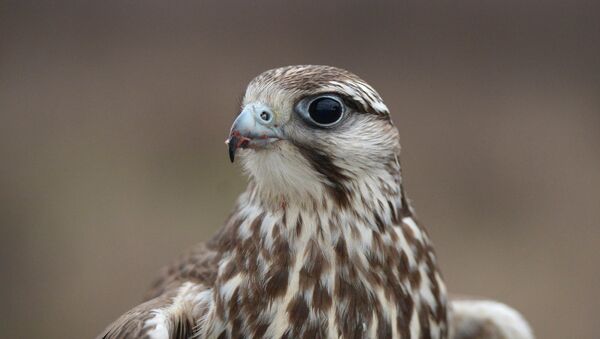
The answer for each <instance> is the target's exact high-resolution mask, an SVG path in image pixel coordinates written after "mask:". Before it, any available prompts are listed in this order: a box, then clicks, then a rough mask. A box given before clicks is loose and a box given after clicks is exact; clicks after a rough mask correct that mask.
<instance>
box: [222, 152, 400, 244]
mask: <svg viewBox="0 0 600 339" xmlns="http://www.w3.org/2000/svg"><path fill="white" fill-rule="evenodd" d="M335 185H337V186H335ZM335 185H331V183H325V184H323V185H322V189H321V190H320V191H317V192H319V193H320V194H315V195H304V196H289V195H285V194H280V195H276V194H273V193H272V192H268V194H265V191H264V190H262V189H261V187H259V186H258V185H256V183H254V182H253V181H251V182H250V184H249V186H248V189H247V190H246V192H244V193H243V194H242V196H241V197H240V199H239V201H238V206H237V208H236V211H235V212H234V214H233V216H232V218H231V220H230V223H229V224H230V227H233V228H235V229H236V233H237V237H238V239H237V240H244V239H246V238H249V237H254V239H256V240H257V241H258V242H259V243H260V244H261V245H263V244H269V243H271V242H272V241H273V240H272V238H273V237H274V234H276V235H277V236H281V237H285V238H286V239H290V240H293V241H289V243H290V244H300V245H302V244H304V243H306V242H307V241H310V240H311V239H319V243H321V244H323V245H325V246H331V245H334V244H335V243H336V242H337V241H338V240H339V239H340V238H347V237H353V238H354V239H359V238H360V239H363V240H367V241H370V240H369V239H371V236H372V234H374V233H378V234H384V233H386V232H388V231H389V230H390V229H391V228H393V227H394V226H397V225H399V224H401V223H402V219H403V218H405V217H407V216H410V215H411V210H410V207H409V205H408V203H407V200H406V199H405V196H404V190H403V188H402V182H401V173H400V165H399V163H398V161H397V160H396V159H394V161H392V162H391V163H390V164H387V165H385V166H382V167H381V168H380V169H375V170H373V169H372V170H371V171H370V172H369V173H363V174H361V175H356V176H354V177H353V179H350V178H349V177H348V179H346V180H344V181H340V182H337V183H335ZM392 233H393V232H392ZM365 234H366V236H364V235H365ZM269 239H271V240H269Z"/></svg>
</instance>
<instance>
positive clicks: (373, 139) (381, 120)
mask: <svg viewBox="0 0 600 339" xmlns="http://www.w3.org/2000/svg"><path fill="white" fill-rule="evenodd" d="M242 106H243V108H242V112H241V113H240V115H239V116H238V117H237V118H236V120H235V122H234V123H233V126H232V128H231V132H230V135H229V139H228V140H227V143H228V146H229V155H230V158H231V161H234V159H235V156H236V154H238V153H239V155H240V158H241V159H242V163H243V165H244V168H245V169H246V171H247V172H248V173H249V175H250V176H251V177H252V178H253V179H254V180H255V181H256V183H257V184H258V186H259V187H261V188H264V189H267V190H268V191H270V192H272V193H274V194H279V193H281V192H296V193H298V194H303V193H310V194H311V195H313V196H314V195H315V194H316V195H319V194H322V193H323V189H324V188H325V189H327V188H331V187H338V188H341V187H343V186H344V184H345V183H347V182H349V181H352V180H357V179H360V178H361V177H364V176H372V175H373V174H374V173H376V172H377V171H378V170H382V169H384V167H385V166H386V165H388V164H389V163H390V162H391V161H395V160H396V156H397V155H398V152H399V141H398V133H397V130H396V128H395V127H394V126H393V125H392V123H391V120H390V117H389V113H388V110H387V107H386V106H385V104H384V103H383V101H382V100H381V97H380V96H379V95H378V94H377V92H376V91H375V90H374V89H373V88H372V87H371V86H369V85H368V84H367V83H366V82H364V81H363V80H361V79H360V78H358V77H357V76H356V75H354V74H352V73H350V72H348V71H345V70H342V69H339V68H334V67H328V66H289V67H283V68H278V69H274V70H270V71H266V72H264V73H262V74H261V75H259V76H257V77H256V78H255V79H253V80H252V81H251V82H250V84H249V85H248V88H247V90H246V93H245V95H244V99H243V104H242Z"/></svg>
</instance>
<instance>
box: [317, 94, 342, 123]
mask: <svg viewBox="0 0 600 339" xmlns="http://www.w3.org/2000/svg"><path fill="white" fill-rule="evenodd" d="M308 114H309V115H310V118H311V119H312V120H313V121H314V122H315V123H316V124H317V125H321V126H329V125H332V124H334V123H336V122H338V121H340V119H341V118H342V115H343V114H344V107H343V106H342V103H341V102H340V101H339V100H337V99H335V98H331V97H319V98H316V99H315V100H313V101H312V102H311V103H310V105H308Z"/></svg>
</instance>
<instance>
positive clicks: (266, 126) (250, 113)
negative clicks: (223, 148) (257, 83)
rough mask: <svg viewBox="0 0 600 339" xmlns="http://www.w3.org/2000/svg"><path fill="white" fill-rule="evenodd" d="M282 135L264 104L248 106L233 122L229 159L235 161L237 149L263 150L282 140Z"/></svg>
mask: <svg viewBox="0 0 600 339" xmlns="http://www.w3.org/2000/svg"><path fill="white" fill-rule="evenodd" d="M282 135H283V133H282V131H281V129H280V128H278V127H277V125H276V124H275V115H274V114H273V111H272V110H271V109H270V108H269V107H267V106H266V105H264V104H248V105H246V107H244V109H243V110H242V112H241V113H240V115H238V117H237V118H236V119H235V121H234V122H233V126H231V131H230V132H229V138H227V140H226V141H225V143H226V144H227V146H228V148H229V159H230V160H231V162H233V161H234V160H235V153H236V152H237V150H238V149H239V148H265V147H266V146H267V145H269V144H271V143H273V142H275V141H277V140H281V139H283V137H282Z"/></svg>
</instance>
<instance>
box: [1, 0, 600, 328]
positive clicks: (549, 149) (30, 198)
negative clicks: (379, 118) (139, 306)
mask: <svg viewBox="0 0 600 339" xmlns="http://www.w3.org/2000/svg"><path fill="white" fill-rule="evenodd" d="M599 4H600V3H599V2H598V1H549V2H545V3H542V2H534V1H525V2H523V1H510V0H509V1H475V0H473V1H459V2H457V1H441V2H437V3H436V4H435V5H433V4H429V5H428V4H422V3H421V2H417V1H414V2H410V3H409V2H405V1H402V4H395V5H392V4H391V3H383V2H375V1H370V2H367V1H364V2H361V3H356V2H349V1H344V2H338V3H331V2H328V3H317V2H314V3H310V2H297V1H294V2H291V1H290V2H287V1H286V2H280V1H269V2H254V1H239V2H236V3H231V2H224V1H217V0H214V1H200V0H197V1H177V2H167V1H158V0H155V1H149V0H146V1H116V0H113V1H97V2H88V1H72V2H66V1H37V2H33V1H16V0H15V1H6V0H4V1H2V2H0V159H1V160H0V161H1V163H0V265H1V269H2V271H1V283H0V284H1V292H0V293H1V294H0V298H1V300H2V307H0V336H1V337H3V338H15V337H20V338H32V337H43V338H90V337H92V336H94V335H95V334H96V333H98V332H99V331H100V330H101V329H102V328H103V327H104V326H105V325H106V324H107V323H109V322H110V321H111V320H113V319H114V318H115V317H117V316H118V315H119V314H121V313H122V312H123V311H125V310H126V309H128V308H129V307H131V306H133V305H134V304H135V303H136V302H138V301H139V300H140V298H141V295H142V293H143V291H144V289H145V288H146V287H147V286H148V284H149V282H150V280H151V278H152V277H153V276H154V274H155V272H156V271H157V270H158V269H159V267H161V266H162V265H163V264H165V263H167V262H168V261H169V260H170V259H172V258H174V257H175V256H176V255H177V254H178V253H179V252H181V251H182V250H183V249H184V248H187V247H189V246H191V245H193V244H194V243H196V242H197V241H201V240H204V239H206V238H207V237H209V236H210V235H211V234H212V233H213V232H214V231H215V230H216V229H217V228H218V227H219V226H220V225H221V223H222V221H223V220H224V219H225V217H226V215H227V213H228V211H229V209H230V208H231V206H232V203H233V201H234V199H235V198H236V196H237V194H238V193H239V192H240V191H241V190H242V189H243V187H244V182H245V179H244V178H243V177H242V175H241V173H240V170H239V168H237V167H236V166H231V165H230V164H229V162H228V159H227V154H226V150H225V146H224V144H223V141H224V139H225V137H226V134H227V132H228V129H229V126H230V124H231V122H232V120H233V117H234V116H235V115H236V113H237V112H238V110H239V107H238V105H239V98H240V96H241V92H242V90H243V89H244V88H245V85H246V83H247V82H248V81H249V80H250V79H251V78H252V77H253V76H255V75H256V74H258V73H260V72H261V71H263V70H266V69H268V68H273V67H276V66H281V65H288V64H298V63H315V64H331V65H336V66H339V67H343V68H347V69H350V70H352V71H354V72H355V73H357V74H359V75H360V76H362V77H363V78H364V79H366V80H367V81H368V82H370V83H371V84H372V85H373V86H375V87H376V88H377V89H378V90H379V92H380V93H381V94H382V96H383V97H384V99H385V100H386V102H387V104H388V106H389V107H390V108H391V110H392V112H393V116H394V120H395V122H396V124H397V125H398V127H399V129H400V132H401V134H402V141H403V146H404V149H403V150H404V151H403V159H402V161H403V165H404V171H405V178H406V182H407V189H408V191H409V194H410V196H411V198H412V200H413V202H414V204H415V206H416V208H417V212H418V213H419V216H420V218H421V220H422V221H424V223H426V224H428V225H429V229H430V232H431V234H432V237H433V239H434V241H435V243H436V246H437V251H438V254H439V256H440V258H441V264H442V266H443V270H444V273H445V277H446V279H447V282H448V286H449V289H450V290H452V291H454V292H463V293H469V294H473V295H482V296H488V297H491V298H496V299H499V300H503V301H505V302H507V303H509V304H511V305H513V306H515V307H516V308H518V309H519V310H521V311H522V312H523V313H524V314H525V315H526V317H527V318H528V319H529V320H530V321H531V323H532V325H533V327H534V329H535V331H536V333H537V335H538V337H539V338H597V337H598V333H600V322H599V321H598V310H599V307H600V293H599V292H598V290H599V289H598V287H599V285H600V284H599V283H600V252H599V251H598V245H599V243H600V228H599V226H600V225H599V217H600V211H599V209H600V203H599V199H598V193H599V191H600V190H599V189H600V53H599V48H600V47H599V46H600V40H599V39H600V20H599V17H600V5H599Z"/></svg>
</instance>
